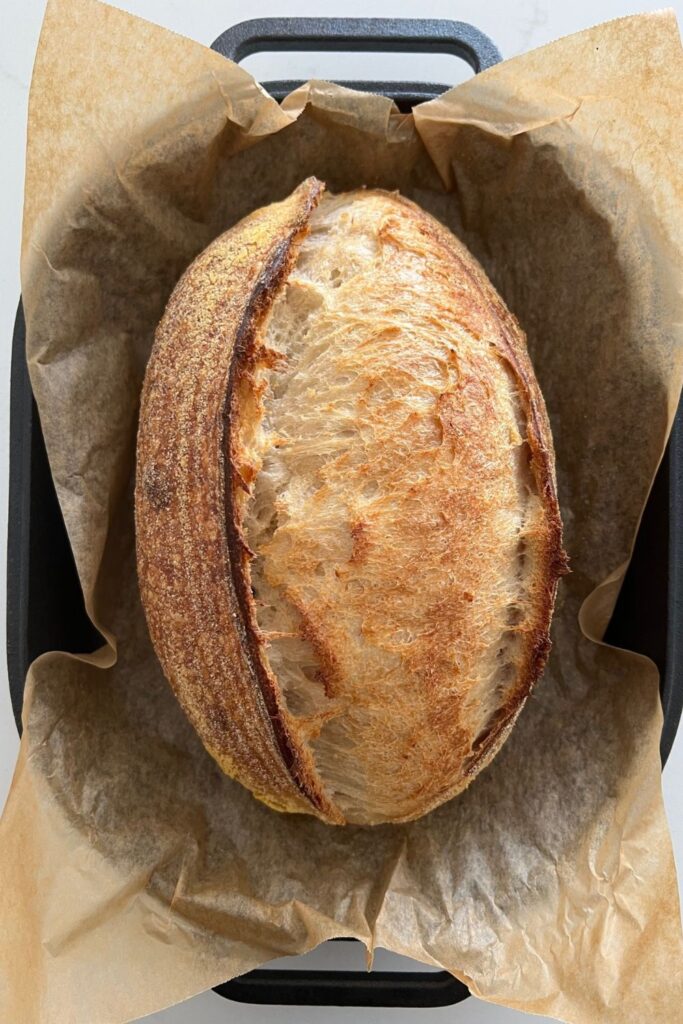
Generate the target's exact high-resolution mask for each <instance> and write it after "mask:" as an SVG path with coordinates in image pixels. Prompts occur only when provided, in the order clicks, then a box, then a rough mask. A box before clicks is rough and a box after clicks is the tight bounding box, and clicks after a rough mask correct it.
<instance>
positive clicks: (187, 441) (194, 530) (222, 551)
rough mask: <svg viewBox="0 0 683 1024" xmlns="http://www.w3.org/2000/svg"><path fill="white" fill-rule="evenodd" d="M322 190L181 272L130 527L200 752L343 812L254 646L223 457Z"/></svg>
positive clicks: (307, 807) (246, 780)
mask: <svg viewBox="0 0 683 1024" xmlns="http://www.w3.org/2000/svg"><path fill="white" fill-rule="evenodd" d="M321 190H322V185H321V184H320V183H319V182H317V181H316V180H315V179H308V180H307V181H305V182H304V183H303V184H302V185H301V186H300V187H299V188H298V189H297V190H296V191H295V192H294V193H293V195H292V196H290V198H289V199H286V200H285V201H284V202H282V203H278V204H275V205H273V206H270V207H267V208H265V209H262V210H258V211H256V213H254V214H252V215H251V216H250V217H247V218H246V219H245V220H243V221H241V222H240V224H238V225H237V226H236V228H234V229H232V230H231V231H228V232H226V233H225V234H224V235H221V236H220V237H219V238H218V239H217V240H216V241H215V242H213V243H212V245H210V246H209V247H208V248H207V249H206V250H205V251H204V252H203V253H202V254H201V255H200V256H199V257H198V258H197V259H196V260H195V262H194V263H193V264H192V265H191V266H190V267H189V268H188V270H187V271H186V272H185V274H184V275H183V277H182V278H181V280H180V281H179V283H178V285H177V287H176V289H175V291H174V292H173V295H172V296H171V299H170V301H169V303H168V306H167V309H166V312H165V313H164V316H163V318H162V320H161V323H160V324H159V327H158V329H157V333H156V336H155V342H154V347H153V350H152V355H151V357H150V361H149V364H148V367H147V372H146V375H145V382H144V386H143V391H142V400H141V406H140V425H139V430H138V443H137V471H136V487H135V527H136V548H137V563H138V579H139V583H140V592H141V596H142V603H143V606H144V609H145V614H146V618H147V624H148V627H149V632H150V636H151V639H152V643H153V645H154V649H155V651H156V653H157V656H158V658H159V661H160V662H161V666H162V668H163V670H164V673H165V675H166V677H167V679H168V680H169V682H170V684H171V686H172V687H173V690H174V692H175V694H176V696H177V698H178V700H179V701H180V703H181V705H182V706H183V708H184V710H185V712H186V714H187V715H188V717H189V718H190V721H191V722H192V724H193V725H194V727H195V729H196V730H197V732H198V733H199V735H200V737H201V739H202V741H203V743H204V745H205V747H206V748H207V750H208V751H209V753H211V755H212V756H213V757H214V758H215V760H216V761H217V762H218V764H219V765H220V766H221V768H222V769H223V771H224V772H225V773H226V774H228V775H230V776H232V777H233V778H235V779H237V780H238V781H239V782H241V783H243V784H244V785H245V786H247V787H248V788H249V789H251V790H252V791H253V793H254V794H255V795H256V796H258V797H259V798H260V799H261V800H264V801H265V802H266V803H268V804H269V805H270V806H271V807H274V808H276V809H278V810H288V811H307V812H309V813H314V814H318V815H319V816H320V817H322V818H323V819H324V820H326V821H330V822H339V821H341V820H342V816H341V814H340V813H339V812H338V811H337V810H336V809H335V808H334V806H333V805H332V804H331V803H330V801H329V800H328V799H327V797H326V795H325V794H324V792H323V791H322V789H321V787H320V786H319V785H317V784H316V776H315V772H314V769H313V766H312V759H311V757H310V754H309V753H308V752H307V751H306V749H305V747H304V746H303V744H301V743H300V742H298V741H297V739H296V737H295V736H294V735H293V732H292V730H291V723H290V716H289V715H288V713H287V709H286V707H285V706H284V704H283V701H282V699H281V695H280V694H279V692H278V690H277V688H276V687H275V686H274V685H273V682H272V680H271V679H269V678H268V676H267V675H266V674H265V672H264V671H263V669H262V664H261V660H260V658H258V657H257V656H256V654H255V643H256V641H255V635H256V627H255V624H254V621H253V615H252V610H251V607H250V603H249V599H248V594H247V592H246V589H245V576H244V572H243V561H244V558H245V550H244V543H243V540H242V538H241V534H240V530H239V525H238V524H237V523H236V521H235V513H234V494H235V480H236V476H235V466H234V458H233V457H232V455H231V454H229V453H230V452H231V439H230V423H231V409H232V407H233V406H234V401H235V389H236V385H237V380H238V378H239V377H241V376H242V377H243V376H244V375H245V374H247V373H248V368H249V362H250V358H251V355H250V353H251V352H252V350H253V343H254V337H255V335H256V332H257V330H258V325H259V323H260V321H261V319H262V318H263V316H264V315H265V313H266V312H267V310H268V308H269V305H270V302H271V301H272V297H273V295H274V294H275V292H276V291H277V288H278V286H279V284H280V282H281V281H282V280H283V279H284V277H285V276H286V274H287V271H288V269H289V267H290V265H291V262H292V260H293V258H294V253H295V250H296V246H297V244H298V243H299V242H300V240H301V237H302V235H303V234H304V233H305V231H306V225H307V222H308V218H309V216H310V212H311V210H312V209H313V207H314V206H315V204H316V203H317V201H318V198H319V196H320V193H321Z"/></svg>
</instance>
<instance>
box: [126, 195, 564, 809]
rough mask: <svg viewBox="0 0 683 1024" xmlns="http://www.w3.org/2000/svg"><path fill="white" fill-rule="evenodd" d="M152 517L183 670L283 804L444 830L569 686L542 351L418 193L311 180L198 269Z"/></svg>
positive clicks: (160, 640)
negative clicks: (554, 627)
mask: <svg viewBox="0 0 683 1024" xmlns="http://www.w3.org/2000/svg"><path fill="white" fill-rule="evenodd" d="M135 506H136V507H135V511H136V530H137V556H138V571H139V579H140V588H141V593H142V600H143V604H144V608H145V612H146V615H147V621H148V624H149V630H150V634H151V638H152V642H153V644H154V647H155V650H156V652H157V655H158V657H159V659H160V662H161V665H162V667H163V670H164V672H165V674H166V676H167V678H168V679H169V681H170V683H171V685H172V687H173V689H174V691H175V693H176V695H177V697H178V698H179V700H180V702H181V704H182V705H183V707H184V709H185V711H186V712H187V714H188V715H189V717H190V719H191V721H192V722H193V724H194V726H195V728H196V729H197V731H198V732H199V735H200V736H201V738H202V740H203V742H204V744H205V746H206V748H207V749H208V750H209V752H210V753H211V754H212V755H213V756H214V758H215V759H216V760H217V761H218V763H219V764H220V766H221V767H222V768H223V770H224V771H225V772H227V773H228V774H229V775H231V776H233V777H234V778H236V779H238V780H239V781H240V782H242V783H243V784H244V785H245V786H248V787H249V788H250V789H251V790H252V791H253V793H254V794H255V795H256V796H257V797H259V798H260V799H261V800H264V801H265V802H266V803H268V804H270V805H271V806H272V807H275V808H277V809H278V810H287V811H304V812H308V813H311V814H315V815H317V816H318V817H320V818H322V819H323V820H324V821H327V822H330V823H336V824H342V823H345V822H355V823H361V824H373V823H377V822H388V821H406V820H410V819H412V818H416V817H419V816H420V815H422V814H424V813H426V812H427V811H429V810H430V809H432V808H434V807H436V806H437V805H438V804H440V803H442V802H443V801H445V800H448V799H449V798H450V797H452V796H454V795H455V794H456V793H458V792H460V791H461V790H462V789H464V788H465V787H466V786H467V785H468V783H469V782H470V781H471V780H472V779H473V778H474V776H475V775H476V774H477V773H478V772H479V771H480V770H481V769H482V768H483V767H484V766H485V765H486V764H487V763H488V762H489V761H490V760H491V758H492V757H493V756H494V754H495V753H496V751H497V750H498V749H499V747H500V746H501V744H502V743H503V741H504V739H505V738H506V736H507V735H508V733H509V731H510V729H511V727H512V725H513V723H514V721H515V719H516V717H517V715H518V714H519V712H520V710H521V708H522V706H523V704H524V702H525V700H526V698H527V697H528V695H529V693H530V691H531V688H532V686H533V684H534V682H535V680H536V679H537V678H538V676H539V674H540V672H541V671H542V668H543V665H544V663H545V660H546V657H547V654H548V650H549V640H548V629H549V624H550V618H551V614H552V607H553V601H554V596H555V591H556V586H557V580H558V577H559V575H560V574H561V573H562V572H563V571H564V567H565V559H564V555H563V552H562V544H561V523H560V516H559V510H558V505H557V498H556V492H555V482H554V465H553V453H552V441H551V436H550V429H549V426H548V421H547V417H546V412H545V408H544V405H543V400H542V397H541V394H540V391H539V388H538V384H537V382H536V379H535V377H534V373H533V370H532V367H531V364H530V362H529V358H528V355H527V351H526V345H525V340H524V336H523V334H522V332H521V330H520V328H519V326H518V325H517V323H516V321H515V320H514V318H513V317H512V316H511V314H510V313H509V312H508V311H507V309H506V308H505V306H504V304H503V302H502V301H501V299H500V298H499V297H498V295H497V294H496V292H495V291H494V289H493V287H492V285H491V284H490V283H489V281H488V279H487V278H486V276H485V274H484V272H483V271H482V269H481V268H480V266H479V265H478V264H477V263H476V261H475V260H474V259H473V257H472V256H471V255H470V254H469V253H468V251H467V250H466V249H465V248H464V246H463V245H462V244H461V243H460V242H459V241H457V240H456V239H455V238H454V237H453V235H451V234H450V232H448V231H447V230H446V229H445V228H444V227H442V226H441V225H440V224H439V223H438V222H437V221H435V220H434V219H433V218H432V217H430V216H429V215H428V214H426V213H425V212H424V211H422V210H420V209H419V208H418V207H417V206H415V205H414V204H413V203H411V202H409V201H407V200H406V199H403V198H402V197H401V196H399V195H397V194H390V193H387V192H382V191H376V190H372V191H371V190H367V191H366V190H359V191H356V192H351V193H348V194H345V195H339V196H336V197H335V196H329V195H325V194H324V187H323V185H322V184H321V183H320V182H318V181H317V180H315V179H309V180H307V181H305V182H304V183H303V184H302V185H301V186H300V187H299V188H298V189H297V190H296V191H295V192H294V193H293V194H292V195H291V196H290V197H289V198H288V199H286V200H285V201H284V202H281V203H277V204H274V205H272V206H269V207H267V208H264V209H261V210H258V211H256V212H255V213H253V214H251V215H250V216H249V217H247V218H245V219H244V220H243V221H241V222H240V223H239V224H237V225H236V226H235V227H234V228H232V229H231V230H230V231H228V232H227V233H226V234H224V235H222V236H221V237H220V238H218V239H217V240H216V241H215V242H214V243H213V244H212V245H210V246H209V247H208V249H206V250H205V252H203V253H202V254H201V255H200V256H199V257H198V258H197V259H196V260H195V262H194V263H193V264H192V265H191V266H190V268H189V269H188V270H187V271H186V273H185V275H184V276H183V277H182V279H181V280H180V282H179V284H178V285H177V287H176V289H175V291H174V293H173V295H172V297H171V300H170V302H169V304H168V308H167V310H166V313H165V315H164V317H163V319H162V321H161V324H160V325H159V328H158V331H157V335H156V339H155V344H154V348H153V352H152V356H151V359H150V362H149V366H148V369H147V374H146V378H145V384H144V389H143V395H142V405H141V412H140V427H139V436H138V462H137V480H136V494H135Z"/></svg>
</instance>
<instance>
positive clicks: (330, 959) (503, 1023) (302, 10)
mask: <svg viewBox="0 0 683 1024" xmlns="http://www.w3.org/2000/svg"><path fill="white" fill-rule="evenodd" d="M117 6H119V7H122V8H124V9H125V10H128V11H130V12H131V13H133V14H138V15H140V16H142V17H144V18H147V19H149V20H150V21H154V22H157V23H158V24H160V25H164V26H166V27H167V28H170V29H174V30H175V31H176V32H180V33H182V34H184V35H187V36H191V37H193V38H194V39H197V40H199V41H201V42H204V43H206V44H210V43H211V42H212V41H213V39H215V38H216V36H218V35H219V34H220V33H221V32H222V31H223V30H224V29H226V28H228V27H229V26H230V25H232V24H235V23H236V22H239V21H243V20H245V19H246V18H260V17H273V16H280V17H282V16H305V15H309V16H312V15H315V16H324V15H327V16H342V15H343V16H345V17H354V16H355V17H361V16H363V17H406V18H409V17H421V18H427V17H429V18H453V19H457V20H460V21H467V22H471V23H472V24H473V25H476V26H477V27H478V28H480V29H482V30H483V31H484V32H486V33H487V34H488V35H490V36H491V38H492V39H493V41H494V42H495V43H496V44H497V46H498V48H499V49H500V50H501V52H502V54H503V56H504V57H511V56H513V55H515V54H517V53H521V52H524V51H525V50H529V49H532V48H533V47H536V46H540V45H542V44H543V43H546V42H548V41H550V40H552V39H555V38H557V37H558V36H562V35H566V34H567V33H569V32H575V31H578V30H579V29H582V28H586V27H588V26H589V25H592V24H595V23H596V22H599V21H605V20H607V19H609V18H615V17H619V16H621V15H624V14H632V13H636V12H638V11H643V10H656V9H658V8H660V7H661V6H663V5H662V3H661V2H659V3H658V2H650V0H644V2H641V3H634V2H633V0H596V2H593V3H591V2H589V0H574V2H573V3H567V0H488V2H487V3H481V2H478V0H460V2H458V3H455V2H453V0H343V2H341V0H338V2H336V3H329V2H327V3H325V2H323V3H321V2H320V0H318V2H316V3H313V2H311V0H287V2H286V3H276V2H273V0H251V2H250V3H249V4H248V5H245V4H238V3H236V2H235V0H232V2H230V0H122V2H119V3H118V4H117ZM670 6H673V7H674V9H675V10H676V11H677V14H678V17H679V20H681V21H683V0H678V2H677V3H673V4H671V5H670ZM43 9H44V0H23V2H21V3H20V2H19V0H10V2H7V3H5V4H4V5H3V12H2V16H3V33H2V36H1V39H0V138H1V140H2V163H1V164H0V211H1V218H2V225H3V236H2V241H1V243H0V295H1V297H2V302H0V418H1V419H2V422H3V423H4V424H5V429H4V431H2V432H1V433H0V575H1V577H2V593H4V583H5V554H6V553H5V543H4V541H3V540H1V538H4V537H5V536H6V532H7V477H8V441H9V380H10V354H11V352H10V346H11V338H12V328H13V323H14V316H15V312H16V304H17V300H18V297H19V291H20V286H19V242H20V230H21V207H22V194H23V166H24V146H25V134H26V107H27V100H28V87H29V82H30V77H31V68H32V64H33V57H34V53H35V49H36V44H37V40H38V34H39V31H40V25H41V21H42V16H43ZM245 67H247V68H248V70H250V71H251V72H252V73H253V74H255V75H256V76H257V77H260V78H262V79H266V78H272V79H277V78H288V77H300V78H311V77H318V78H334V77H337V78H339V77H342V78H349V79H353V78H367V77H368V71H367V55H357V56H355V57H354V56H353V55H339V54H334V55H330V54H327V55H325V54H314V53H308V54H306V53H299V54H295V55H291V54H279V55H267V54H260V55H258V54H257V55H254V56H253V57H250V58H249V59H248V60H247V61H245ZM372 68H373V74H374V75H375V77H377V78H387V79H392V78H412V79H415V80H420V79H421V80H427V81H440V82H441V81H442V82H446V83H449V84H450V83H455V82H456V81H461V80H462V79H463V78H465V77H467V76H468V74H469V72H468V70H467V69H466V68H465V66H464V65H462V64H461V63H460V62H458V60H457V58H454V57H449V56H446V55H440V56H438V57H436V58H435V57H429V56H426V55H416V56H414V57H410V56H409V57H406V56H405V55H400V54H394V55H386V56H385V57H375V56H373V58H372ZM4 634H5V616H4V614H3V615H2V616H1V617H0V648H1V649H2V650H3V651H4V649H5V635H4ZM17 747H18V739H17V735H16V731H15V727H14V720H13V717H12V710H11V706H10V700H9V689H8V684H7V672H6V667H5V661H4V657H3V658H2V659H0V800H2V801H3V802H4V798H5V795H6V793H7V790H8V788H9V785H10V781H11V776H12V769H13V765H14V760H15V757H16V752H17ZM682 778H683V729H682V731H681V733H680V734H679V736H678V739H677V741H676V743H675V744H674V748H673V751H672V753H671V757H670V759H669V762H668V764H667V767H666V769H665V771H664V796H665V801H666V807H667V811H668V814H669V820H670V824H671V831H672V834H673V842H674V849H675V853H676V859H677V863H678V865H679V867H680V865H683V786H682V785H681V779H682ZM354 945H355V944H353V945H352V944H350V943H349V944H346V943H341V944H340V943H337V944H335V945H333V946H332V945H331V944H329V943H328V944H327V945H326V946H325V947H323V948H321V949H318V950H316V951H315V952H314V953H312V954H310V955H309V957H307V958H301V961H304V960H305V964H306V965H307V966H308V965H310V966H312V967H318V968H321V967H330V966H342V962H343V966H345V967H347V968H349V969H362V966H361V962H360V961H361V957H360V955H359V951H358V950H356V949H354ZM405 966H406V965H405V962H402V961H401V958H399V957H394V956H392V955H390V954H386V955H380V956H378V962H377V967H378V968H380V969H384V970H391V969H405ZM146 1020H148V1021H149V1022H153V1024H190V1022H192V1024H223V1022H225V1021H227V1020H230V1021H234V1022H237V1024H252V1022H257V1021H258V1022H262V1024H268V1022H271V1021H272V1022H275V1021H277V1022H278V1024H286V1022H290V1021H291V1022H294V1021H297V1022H301V1024H307V1022H313V1021H316V1022H318V1021H323V1020H324V1021H325V1022H328V1021H329V1022H331V1024H335V1022H337V1024H351V1022H352V1021H353V1022H358V1024H364V1022H368V1024H369V1022H371V1021H372V1022H373V1024H383V1022H384V1024H389V1022H390V1021H391V1024H405V1022H407V1021H408V1020H410V1021H411V1022H414V1024H418V1022H423V1024H427V1022H429V1024H441V1022H445V1021H452V1022H454V1024H513V1022H519V1024H521V1022H522V1021H537V1020H539V1018H538V1017H532V1016H531V1015H527V1014H523V1013H518V1012H516V1011H513V1010H507V1009H503V1008H501V1007H496V1006H490V1005H488V1004H485V1003H482V1002H480V1001H476V1000H474V999H468V1000H467V1001H466V1002H464V1003H462V1004H460V1005H458V1006H453V1007H444V1008H441V1009H425V1010H407V1009H406V1010H394V1009H384V1010H382V1009H374V1010H373V1009H339V1008H316V1007H263V1006H248V1005H242V1004H239V1003H231V1002H226V1001H225V1000H223V999H221V998H220V997H218V996H217V995H215V994H214V993H212V992H209V993H204V994H203V995H200V996H197V997H196V998H194V999H191V1000H189V1001H188V1002H186V1003H183V1004H182V1005H180V1006H176V1007H173V1008H172V1009H169V1010H165V1011H163V1012H161V1013H157V1014H153V1015H152V1016H151V1017H148V1018H146ZM15 1024H21V1022H19V1021H17V1022H15ZM596 1024H597V1022H596Z"/></svg>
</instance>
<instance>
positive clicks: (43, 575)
mask: <svg viewBox="0 0 683 1024" xmlns="http://www.w3.org/2000/svg"><path fill="white" fill-rule="evenodd" d="M213 49H215V50H217V51H218V52H219V53H222V54H223V55H224V56H226V57H229V58H230V59H231V60H234V61H237V62H239V61H240V60H243V59H244V58H245V57H246V56H248V55H249V54H251V53H255V52H257V51H260V50H316V51H319V50H342V51H348V50H356V51H366V52H370V51H372V52H412V53H416V52H421V53H424V52H427V53H449V54H454V55H456V56H458V57H461V58H462V59H463V60H465V61H467V63H468V64H469V65H470V67H471V68H472V70H473V71H474V72H479V71H483V70H484V69H485V68H487V67H490V66H491V65H493V64H495V63H497V62H498V61H499V60H500V59H501V57H500V54H499V53H498V51H497V50H496V48H495V46H494V45H493V43H492V42H491V40H490V39H488V38H487V37H486V36H485V35H483V33H481V32H479V31H478V30H477V29H475V28H473V27H472V26H471V25H466V24H464V23H462V22H456V21H432V20H420V19H418V20H403V19H374V18H358V19H355V18H354V19H346V18H291V19H289V18H273V19H260V20H255V21H248V22H243V23H242V24H240V25H235V26H234V27H233V28H231V29H228V31H227V32H224V33H223V34H222V35H221V36H219V37H218V39H217V40H216V41H215V42H214V44H213ZM264 84H265V88H266V89H267V90H268V91H269V92H270V93H271V94H272V95H273V96H274V97H275V98H276V99H278V100H280V99H282V98H283V96H285V95H286V94H287V93H288V92H290V91H291V90H292V89H293V88H295V87H296V86H297V85H300V84H301V83H300V82H298V81H294V80H292V81H278V82H266V83H264ZM342 84H344V85H348V86H351V87H352V88H358V89H363V90H366V91H369V92H375V93H382V94H384V95H387V96H391V97H392V98H393V99H394V100H395V101H396V103H397V104H398V106H399V108H400V109H402V110H404V111H407V110H410V109H411V108H412V107H413V106H414V105H415V104H416V103H420V102H422V101H423V100H427V99H432V98H433V97H434V96H437V95H439V94H440V93H441V92H443V91H444V90H445V89H446V88H447V86H445V85H440V84H437V83H424V82H343V83H342ZM9 447H10V479H9V522H8V549H7V664H8V672H9V684H10V692H11V697H12V707H13V710H14V716H15V719H16V723H17V728H18V729H19V730H21V706H22V699H23V691H24V680H25V677H26V672H27V669H28V667H29V665H30V663H31V662H32V661H33V660H34V658H36V657H38V655H39V654H42V653H43V652H45V651H48V650H53V649H58V650H65V651H74V652H81V653H82V652H86V651H92V650H94V649H96V648H97V647H98V646H100V644H101V642H102V640H101V637H100V635H99V633H98V632H97V631H96V630H95V629H94V627H93V626H92V624H91V623H90V621H89V619H88V617H87V615H86V614H85V608H84V605H83V598H82V594H81V590H80V586H79V583H78V577H77V574H76V567H75V565H74V560H73V556H72V553H71V548H70V545H69V541H68V538H67V535H66V530H65V527H64V521H63V519H62V515H61V511H60V508H59V504H58V501H57V497H56V494H55V489H54V485H53V482H52V477H51V474H50V469H49V465H48V460H47V455H46V452H45V444H44V441H43V435H42V431H41V426H40V419H39V417H38V411H37V409H36V405H35V401H34V399H33V394H32V392H31V384H30V381H29V377H28V370H27V366H26V354H25V327H24V317H23V311H22V307H21V304H20V305H19V310H18V313H17V319H16V323H15V329H14V338H13V341H12V370H11V392H10V446H9ZM682 501H683V404H682V405H681V406H679V409H678V414H677V416H676V420H675V423H674V428H673V432H672V435H671V439H670V441H669V444H668V446H667V449H666V452H665V455H664V459H663V461H662V465H661V467H660V469H659V472H658V473H657V477H656V479H655V482H654V485H653V488H652V492H651V494H650V497H649V500H648V503H647V506H646V509H645V513H644V516H643V520H642V523H641V527H640V530H639V533H638V538H637V542H636V547H635V551H634V554H633V559H632V561H631V564H630V567H629V570H628V573H627V575H626V579H625V581H624V585H623V588H622V591H621V594H620V596H619V601H618V603H617V607H616V609H615V612H614V615H613V618H612V621H611V623H610V626H609V630H608V632H607V636H606V639H607V640H608V641H609V642H610V643H613V644H615V645H617V646H619V647H625V648H628V649H630V650H635V651H639V652H641V653H643V654H647V655H649V657H651V658H652V659H653V661H654V662H655V663H656V664H657V666H658V668H659V670H660V673H661V681H662V682H661V698H662V707H663V711H664V725H663V729H662V739H661V756H662V763H663V764H664V763H665V762H666V759H667V756H668V754H669V751H670V750H671V746H672V744H673V741H674V737H675V735H676V730H677V727H678V722H679V719H680V715H681V707H682V706H683V668H682V667H681V656H682V651H683V636H682V629H681V621H682V620H681V613H682V611H683V529H682V524H681V503H682ZM215 991H216V992H218V993H219V994H220V995H222V996H225V997H226V998H228V999H233V1000H238V1001H240V1002H249V1003H273V1004H279V1005H287V1004H288V1005H302V1006H304V1005H310V1006H313V1005H318V1006H325V1005H327V1006H404V1007H420V1006H423V1007H424V1006H446V1005H449V1004H452V1003H457V1002H460V1001H461V1000H463V999H465V998H466V997H467V996H468V995H469V992H468V990H467V987H466V986H465V985H463V984H462V983H461V982H460V981H458V980H457V979H455V978H453V977H452V976H451V975H450V974H448V973H446V972H445V971H437V972H429V973H428V972H421V971H415V972H413V971H410V972H389V971H379V972H371V973H366V972H360V971H306V970H256V971H251V972H250V973H249V974H246V975H244V976H243V977H241V978H236V979H234V980H232V981H229V982H226V983H225V984H223V985H220V986H218V987H217V988H216V990H215Z"/></svg>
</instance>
